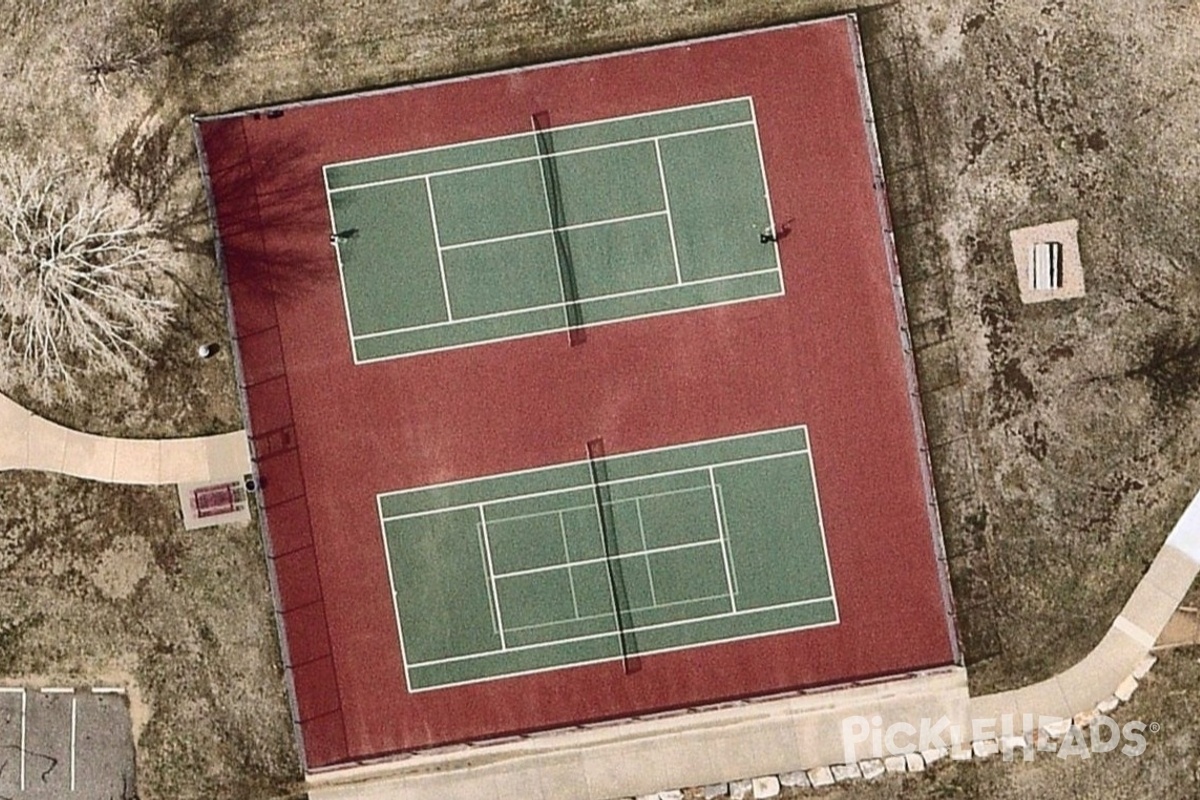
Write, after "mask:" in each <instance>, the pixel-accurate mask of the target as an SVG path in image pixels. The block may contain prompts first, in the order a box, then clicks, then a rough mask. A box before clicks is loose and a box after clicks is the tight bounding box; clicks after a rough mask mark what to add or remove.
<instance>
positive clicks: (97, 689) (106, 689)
mask: <svg viewBox="0 0 1200 800" xmlns="http://www.w3.org/2000/svg"><path fill="white" fill-rule="evenodd" d="M92 694H125V689H124V688H123V687H121V686H93V687H92Z"/></svg>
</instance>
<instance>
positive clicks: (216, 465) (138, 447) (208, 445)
mask: <svg viewBox="0 0 1200 800" xmlns="http://www.w3.org/2000/svg"><path fill="white" fill-rule="evenodd" d="M8 469H36V470H42V471H46V472H60V473H63V474H65V475H74V476H75V477H77V478H90V479H91V480H95V481H104V482H107V483H136V484H168V483H202V482H205V481H210V480H225V479H236V478H239V477H241V476H242V475H245V474H247V473H249V472H250V447H249V443H248V442H247V440H246V432H245V431H234V432H233V433H223V434H219V435H217V436H201V437H195V438H191V439H117V438H112V437H107V436H95V435H93V434H90V433H82V432H80V431H75V430H71V429H70V428H64V427H63V426H62V425H58V424H55V423H53V422H50V421H49V420H45V419H42V418H41V417H39V416H37V415H36V414H34V413H33V412H31V411H28V410H26V409H25V408H22V407H21V406H20V405H18V404H17V403H15V402H13V401H12V400H10V399H9V398H7V397H5V396H4V395H2V394H0V470H8Z"/></svg>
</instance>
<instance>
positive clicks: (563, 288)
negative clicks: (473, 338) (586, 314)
mask: <svg viewBox="0 0 1200 800" xmlns="http://www.w3.org/2000/svg"><path fill="white" fill-rule="evenodd" d="M521 135H524V134H521ZM533 146H534V149H535V150H536V151H537V154H538V159H539V164H538V180H540V181H541V182H542V197H543V198H544V199H545V201H546V224H547V225H549V226H550V228H549V231H550V234H551V236H553V235H554V210H553V209H552V208H550V185H549V184H548V183H546V171H545V170H544V169H542V168H541V163H540V160H541V159H542V158H543V157H544V156H545V155H546V154H545V153H543V152H542V140H541V139H539V138H538V130H537V121H536V120H535V121H534V128H533ZM554 277H555V278H557V279H558V296H559V297H560V298H562V302H561V303H559V305H561V306H562V310H563V329H564V330H565V331H566V332H567V336H568V337H570V336H571V310H570V308H569V307H568V306H569V305H570V304H569V303H567V285H566V284H565V283H563V271H562V257H561V256H559V254H558V242H557V241H556V242H554ZM574 302H575V303H576V304H577V303H578V302H579V301H578V299H576V300H575V301H574ZM514 313H519V312H514Z"/></svg>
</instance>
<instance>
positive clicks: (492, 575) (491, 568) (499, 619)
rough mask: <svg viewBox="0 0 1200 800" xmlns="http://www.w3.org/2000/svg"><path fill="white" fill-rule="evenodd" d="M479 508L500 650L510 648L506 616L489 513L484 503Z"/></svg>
mask: <svg viewBox="0 0 1200 800" xmlns="http://www.w3.org/2000/svg"><path fill="white" fill-rule="evenodd" d="M475 505H476V506H477V507H478V508H479V525H480V527H481V529H482V530H483V550H484V553H485V555H487V573H488V580H489V581H491V582H492V593H493V594H494V595H495V598H496V625H497V627H498V628H499V629H500V652H504V651H505V650H507V649H508V643H507V642H505V640H504V617H503V616H502V615H501V613H500V591H499V590H498V589H497V588H496V567H495V565H494V564H493V563H492V543H491V542H490V541H488V529H487V514H485V513H484V511H483V503H476V504H475Z"/></svg>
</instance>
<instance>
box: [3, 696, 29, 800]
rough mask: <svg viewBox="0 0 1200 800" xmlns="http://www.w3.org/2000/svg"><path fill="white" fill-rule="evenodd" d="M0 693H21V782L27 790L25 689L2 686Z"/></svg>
mask: <svg viewBox="0 0 1200 800" xmlns="http://www.w3.org/2000/svg"><path fill="white" fill-rule="evenodd" d="M0 694H20V695H21V764H20V769H19V771H20V782H21V791H22V792H23V791H25V703H26V701H25V689H24V687H21V686H0Z"/></svg>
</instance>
